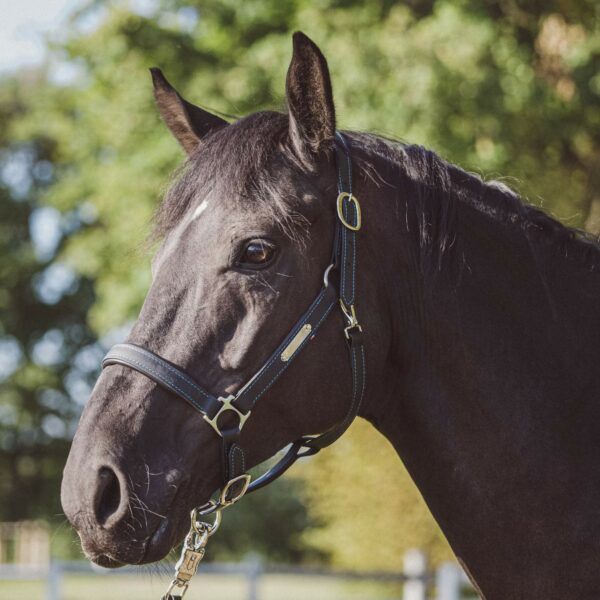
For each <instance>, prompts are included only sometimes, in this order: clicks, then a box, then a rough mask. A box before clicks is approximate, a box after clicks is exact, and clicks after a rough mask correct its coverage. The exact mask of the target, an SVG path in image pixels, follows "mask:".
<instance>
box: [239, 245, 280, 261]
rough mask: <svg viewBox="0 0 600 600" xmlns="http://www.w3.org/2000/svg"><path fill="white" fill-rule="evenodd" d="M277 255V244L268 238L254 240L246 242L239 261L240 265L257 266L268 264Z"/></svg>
mask: <svg viewBox="0 0 600 600" xmlns="http://www.w3.org/2000/svg"><path fill="white" fill-rule="evenodd" d="M273 256H275V246H274V245H273V244H271V243H269V242H267V241H266V240H252V241H251V242H248V244H246V247H245V248H244V251H243V252H242V255H241V256H240V258H239V260H238V263H239V264H240V266H248V267H257V266H264V265H267V264H269V263H270V262H271V260H273Z"/></svg>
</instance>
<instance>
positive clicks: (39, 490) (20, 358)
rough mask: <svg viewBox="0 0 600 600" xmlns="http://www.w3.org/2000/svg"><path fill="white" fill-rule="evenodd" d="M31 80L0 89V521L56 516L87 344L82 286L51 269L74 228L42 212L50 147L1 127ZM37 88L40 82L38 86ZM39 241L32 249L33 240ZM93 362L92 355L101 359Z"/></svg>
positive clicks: (72, 218)
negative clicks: (16, 137) (62, 243)
mask: <svg viewBox="0 0 600 600" xmlns="http://www.w3.org/2000/svg"><path fill="white" fill-rule="evenodd" d="M38 85H40V84H39V82H37V81H36V82H32V81H22V82H17V81H13V82H5V83H4V85H3V86H2V87H1V88H0V282H1V285H0V416H1V418H0V499H1V500H2V501H1V502H0V519H3V520H18V519H24V518H34V517H37V518H39V517H48V516H49V515H56V514H58V513H60V503H59V499H58V490H59V484H60V477H61V473H62V464H63V463H64V461H65V459H66V456H67V451H68V447H69V440H70V438H71V436H72V433H73V429H74V422H75V420H76V418H77V416H78V413H79V409H80V405H79V404H78V403H77V401H76V397H79V396H80V393H81V391H82V387H83V388H84V391H85V390H87V389H89V384H90V383H91V381H90V377H91V376H92V375H93V374H94V372H95V371H96V367H95V366H93V367H90V361H89V359H88V360H87V361H86V357H85V353H86V351H90V349H92V348H93V347H94V346H93V345H94V342H95V336H94V334H93V333H92V332H91V330H90V329H89V328H88V326H87V325H86V313H87V310H88V308H89V307H90V306H91V304H92V302H93V293H92V286H91V284H90V281H89V280H87V279H85V278H84V277H80V276H78V275H76V274H75V273H73V272H71V271H70V270H68V269H67V268H66V267H65V266H64V265H61V264H60V263H59V262H54V263H53V262H52V258H53V257H54V255H55V252H56V251H57V250H59V247H60V243H61V238H62V235H63V233H70V234H73V233H74V232H75V231H76V230H78V229H79V228H80V227H81V225H82V219H81V215H80V214H78V213H75V212H73V211H70V212H67V213H65V214H64V215H62V217H61V216H60V215H59V214H58V213H57V211H56V210H54V209H48V208H45V209H42V208H40V205H39V198H40V195H42V194H43V193H44V191H45V190H47V189H48V188H49V187H50V186H51V185H52V183H53V181H54V174H53V167H52V162H53V160H54V156H55V154H54V151H55V150H54V149H55V144H54V142H53V140H52V139H50V138H48V137H46V136H45V135H38V136H35V137H30V138H29V139H28V140H26V141H18V140H16V139H14V138H13V137H11V130H10V123H11V122H13V120H14V119H15V118H18V117H19V115H21V114H23V111H24V110H25V108H26V102H25V100H24V97H25V96H27V95H28V94H30V93H32V92H35V91H36V90H37V89H39V88H38ZM42 89H43V84H42ZM36 237H37V238H38V243H37V244H35V243H34V241H35V239H34V238H36ZM100 356H101V354H100Z"/></svg>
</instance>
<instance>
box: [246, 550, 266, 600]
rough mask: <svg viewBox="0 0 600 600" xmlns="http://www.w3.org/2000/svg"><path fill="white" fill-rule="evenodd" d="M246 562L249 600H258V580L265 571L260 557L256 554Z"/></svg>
mask: <svg viewBox="0 0 600 600" xmlns="http://www.w3.org/2000/svg"><path fill="white" fill-rule="evenodd" d="M245 562H246V569H247V571H246V572H247V574H248V591H247V594H248V595H247V600H258V580H259V579H260V577H261V575H262V571H263V568H262V563H261V561H260V557H258V556H257V555H256V554H251V555H250V556H249V557H248V558H247V559H246V561H245Z"/></svg>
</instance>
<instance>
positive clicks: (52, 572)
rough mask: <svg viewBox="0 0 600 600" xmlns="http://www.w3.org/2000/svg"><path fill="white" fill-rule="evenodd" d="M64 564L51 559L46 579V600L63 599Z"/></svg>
mask: <svg viewBox="0 0 600 600" xmlns="http://www.w3.org/2000/svg"><path fill="white" fill-rule="evenodd" d="M61 583H62V565H61V564H60V562H58V561H55V560H53V561H51V562H50V567H49V568H48V579H47V581H46V600H61V589H60V588H61Z"/></svg>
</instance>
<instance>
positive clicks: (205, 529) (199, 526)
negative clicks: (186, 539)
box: [192, 508, 222, 537]
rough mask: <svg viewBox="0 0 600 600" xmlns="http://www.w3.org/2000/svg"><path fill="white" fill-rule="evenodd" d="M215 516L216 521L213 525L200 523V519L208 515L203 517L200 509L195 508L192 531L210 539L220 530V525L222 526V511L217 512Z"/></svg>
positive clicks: (204, 522)
mask: <svg viewBox="0 0 600 600" xmlns="http://www.w3.org/2000/svg"><path fill="white" fill-rule="evenodd" d="M213 514H214V515H215V520H214V521H213V522H212V524H210V523H207V522H206V521H200V520H199V518H198V517H200V516H206V515H202V514H201V513H200V512H199V511H198V509H197V508H195V509H194V510H193V511H192V529H193V530H194V532H195V533H197V534H199V535H203V534H206V535H207V536H208V537H210V536H211V535H213V533H215V532H216V531H217V529H219V525H220V524H221V518H222V515H221V511H220V510H215V511H214V512H213Z"/></svg>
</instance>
